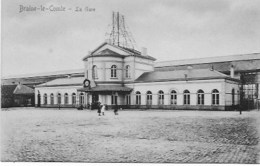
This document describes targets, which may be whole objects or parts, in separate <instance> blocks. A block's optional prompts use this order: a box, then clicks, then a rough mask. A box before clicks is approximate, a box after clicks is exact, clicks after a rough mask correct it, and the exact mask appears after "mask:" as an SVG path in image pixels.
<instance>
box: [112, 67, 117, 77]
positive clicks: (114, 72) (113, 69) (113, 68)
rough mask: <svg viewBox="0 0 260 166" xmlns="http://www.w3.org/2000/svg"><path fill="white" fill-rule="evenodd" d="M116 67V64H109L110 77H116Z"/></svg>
mask: <svg viewBox="0 0 260 166" xmlns="http://www.w3.org/2000/svg"><path fill="white" fill-rule="evenodd" d="M116 72H117V69H116V65H112V66H111V78H117V73H116Z"/></svg>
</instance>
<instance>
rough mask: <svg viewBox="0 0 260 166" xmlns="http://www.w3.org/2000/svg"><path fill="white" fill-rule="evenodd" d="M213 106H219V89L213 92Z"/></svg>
mask: <svg viewBox="0 0 260 166" xmlns="http://www.w3.org/2000/svg"><path fill="white" fill-rule="evenodd" d="M212 105H219V91H218V90H217V89H214V90H213V91H212Z"/></svg>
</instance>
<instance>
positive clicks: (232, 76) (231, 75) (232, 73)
mask: <svg viewBox="0 0 260 166" xmlns="http://www.w3.org/2000/svg"><path fill="white" fill-rule="evenodd" d="M234 74H235V71H234V66H233V65H231V66H230V77H231V78H234Z"/></svg>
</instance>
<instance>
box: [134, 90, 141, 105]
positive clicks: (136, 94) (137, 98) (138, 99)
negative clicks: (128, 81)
mask: <svg viewBox="0 0 260 166" xmlns="http://www.w3.org/2000/svg"><path fill="white" fill-rule="evenodd" d="M135 97H136V98H135V99H136V100H135V104H136V105H141V93H140V92H139V91H137V92H136V93H135Z"/></svg>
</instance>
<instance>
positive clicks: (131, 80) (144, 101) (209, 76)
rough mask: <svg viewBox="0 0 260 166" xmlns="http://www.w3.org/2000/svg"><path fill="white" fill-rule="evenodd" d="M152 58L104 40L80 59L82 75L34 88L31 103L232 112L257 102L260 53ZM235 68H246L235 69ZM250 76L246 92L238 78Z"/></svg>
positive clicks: (56, 105) (59, 105)
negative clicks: (245, 104)
mask: <svg viewBox="0 0 260 166" xmlns="http://www.w3.org/2000/svg"><path fill="white" fill-rule="evenodd" d="M155 60H156V59H155V58H153V57H151V56H149V55H148V54H147V50H146V49H142V51H141V52H139V51H137V50H133V49H129V48H124V47H121V46H116V45H113V44H109V43H106V42H105V43H103V44H101V45H100V46H99V47H97V48H96V49H95V50H93V51H92V52H90V53H89V55H87V56H86V57H84V58H83V62H84V76H82V77H66V78H58V79H54V80H51V81H47V82H45V83H42V84H39V85H36V86H35V105H36V106H38V107H78V106H79V105H83V106H84V107H86V108H87V107H89V106H91V105H94V104H95V103H97V102H98V101H99V102H101V103H102V104H107V105H108V107H112V106H113V105H115V104H117V105H119V106H120V107H122V108H124V109H127V108H141V109H150V108H151V109H152V108H156V109H198V110H234V109H238V107H239V106H240V105H241V103H242V102H243V101H245V98H250V97H253V98H254V101H253V102H256V103H257V104H258V94H259V88H258V85H259V82H260V81H259V80H260V77H259V75H260V74H259V69H260V54H249V55H242V56H241V55H237V56H226V57H223V58H222V59H221V58H212V59H210V58H204V59H203V58H202V59H198V60H197V63H196V62H195V61H196V60H187V61H168V62H159V63H155ZM176 62H177V63H176ZM178 62H179V63H178ZM174 63H175V64H174ZM239 64H240V65H242V66H240V67H242V68H243V67H245V68H246V69H243V70H238V69H239ZM245 64H248V65H249V66H247V65H245ZM246 66H247V67H246ZM224 70H225V71H224ZM243 72H244V73H246V74H243ZM250 73H251V75H253V79H254V81H253V83H251V84H253V85H254V87H253V89H250V88H247V89H250V91H247V92H246V91H245V89H246V88H245V87H246V86H247V85H248V83H246V82H245V81H244V80H245V79H241V78H242V77H243V78H246V77H247V76H246V75H249V74H250ZM251 84H250V85H251ZM247 87H248V86H247ZM249 93H250V94H249ZM251 93H252V94H251ZM250 95H251V96H250ZM249 96H250V97H249ZM251 104H252V103H251ZM254 104H255V103H253V105H254Z"/></svg>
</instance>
